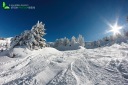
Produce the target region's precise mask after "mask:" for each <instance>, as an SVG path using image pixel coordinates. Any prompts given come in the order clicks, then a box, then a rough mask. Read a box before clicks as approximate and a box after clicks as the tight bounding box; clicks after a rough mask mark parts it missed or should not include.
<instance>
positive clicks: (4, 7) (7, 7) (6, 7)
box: [2, 2, 10, 10]
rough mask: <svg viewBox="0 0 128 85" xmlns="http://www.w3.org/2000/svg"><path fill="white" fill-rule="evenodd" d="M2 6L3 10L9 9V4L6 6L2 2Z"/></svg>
mask: <svg viewBox="0 0 128 85" xmlns="http://www.w3.org/2000/svg"><path fill="white" fill-rule="evenodd" d="M2 7H3V9H5V10H8V9H10V7H9V6H7V5H6V3H5V2H3V3H2Z"/></svg>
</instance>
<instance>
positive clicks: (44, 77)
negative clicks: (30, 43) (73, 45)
mask: <svg viewBox="0 0 128 85" xmlns="http://www.w3.org/2000/svg"><path fill="white" fill-rule="evenodd" d="M15 50H16V51H15ZM23 50H25V49H22V48H16V49H14V50H13V52H15V53H17V54H18V53H19V52H21V54H23V56H22V57H18V56H19V55H16V57H15V58H7V56H0V60H3V61H0V84H1V85H127V84H128V59H127V57H128V44H125V43H122V44H121V45H118V44H114V45H112V46H110V47H109V46H108V47H101V48H96V49H84V48H81V49H79V50H73V51H58V50H56V49H54V48H50V47H46V48H43V49H39V50H33V51H31V50H27V51H23ZM21 54H20V55H21ZM24 54H25V55H24ZM6 59H7V60H6Z"/></svg>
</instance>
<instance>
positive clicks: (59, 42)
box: [54, 35, 85, 47]
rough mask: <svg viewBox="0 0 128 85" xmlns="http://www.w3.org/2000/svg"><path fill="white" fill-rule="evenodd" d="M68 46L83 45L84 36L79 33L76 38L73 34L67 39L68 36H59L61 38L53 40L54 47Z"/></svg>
mask: <svg viewBox="0 0 128 85" xmlns="http://www.w3.org/2000/svg"><path fill="white" fill-rule="evenodd" d="M60 46H63V47H66V46H67V47H69V46H71V47H72V46H83V47H84V46H85V41H84V37H83V36H82V35H79V37H78V38H75V37H74V36H73V37H72V38H71V40H69V39H68V38H66V37H65V38H61V39H56V41H55V42H54V47H60Z"/></svg>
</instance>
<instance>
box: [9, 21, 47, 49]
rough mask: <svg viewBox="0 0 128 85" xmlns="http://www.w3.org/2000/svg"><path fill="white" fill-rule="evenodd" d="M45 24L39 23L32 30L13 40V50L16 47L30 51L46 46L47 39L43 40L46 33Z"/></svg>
mask: <svg viewBox="0 0 128 85" xmlns="http://www.w3.org/2000/svg"><path fill="white" fill-rule="evenodd" d="M44 31H45V29H44V24H43V23H42V22H39V21H38V22H37V24H36V25H34V26H33V27H32V29H31V30H26V31H24V32H23V33H21V34H20V35H19V36H16V37H14V38H12V39H11V48H14V47H15V46H26V47H27V48H29V49H30V50H32V49H40V48H42V47H45V46H46V43H45V41H46V40H45V39H44V38H42V37H43V36H44V35H45V34H46V33H45V32H44Z"/></svg>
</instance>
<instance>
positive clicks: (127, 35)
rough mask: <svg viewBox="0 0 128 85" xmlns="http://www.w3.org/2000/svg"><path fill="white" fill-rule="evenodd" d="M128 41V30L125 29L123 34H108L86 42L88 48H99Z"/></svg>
mask: <svg viewBox="0 0 128 85" xmlns="http://www.w3.org/2000/svg"><path fill="white" fill-rule="evenodd" d="M121 42H124V43H128V31H126V30H124V31H123V32H122V33H121V34H116V35H110V36H106V37H104V38H102V39H99V40H97V41H93V42H86V48H97V47H101V46H110V45H113V44H114V43H118V44H120V43H121Z"/></svg>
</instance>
